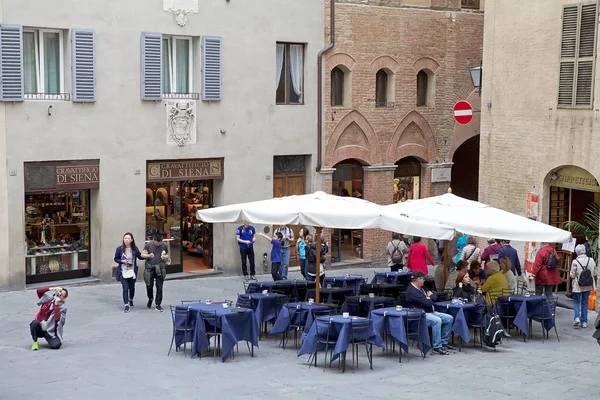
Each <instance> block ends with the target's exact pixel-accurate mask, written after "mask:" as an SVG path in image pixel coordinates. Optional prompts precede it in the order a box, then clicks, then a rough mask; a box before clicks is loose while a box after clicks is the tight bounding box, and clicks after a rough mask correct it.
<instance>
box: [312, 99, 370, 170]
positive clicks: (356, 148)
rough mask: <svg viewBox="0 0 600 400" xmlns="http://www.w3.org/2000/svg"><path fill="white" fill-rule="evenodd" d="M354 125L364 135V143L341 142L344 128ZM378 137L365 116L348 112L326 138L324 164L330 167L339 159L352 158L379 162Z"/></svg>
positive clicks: (355, 112)
mask: <svg viewBox="0 0 600 400" xmlns="http://www.w3.org/2000/svg"><path fill="white" fill-rule="evenodd" d="M354 125H356V126H357V127H358V128H359V130H360V133H361V134H363V135H364V137H365V143H364V144H360V143H354V144H342V145H341V146H338V144H339V143H340V138H342V136H343V134H344V133H345V132H346V129H347V128H348V127H350V126H354ZM378 145H379V139H378V137H377V134H376V133H375V131H374V130H373V127H371V124H369V122H368V121H367V120H366V118H365V117H364V116H363V115H362V114H361V113H359V112H358V111H356V110H354V111H352V112H350V113H348V114H347V115H346V116H344V118H342V119H341V120H340V122H339V123H338V124H337V125H336V127H335V129H334V130H333V132H332V134H331V136H330V137H329V138H328V140H327V145H326V147H325V163H324V164H325V166H328V167H332V166H334V165H335V164H337V163H339V162H340V161H343V160H346V159H349V158H354V159H357V160H360V161H361V162H363V163H365V164H368V165H374V164H381V154H380V151H379V146H378Z"/></svg>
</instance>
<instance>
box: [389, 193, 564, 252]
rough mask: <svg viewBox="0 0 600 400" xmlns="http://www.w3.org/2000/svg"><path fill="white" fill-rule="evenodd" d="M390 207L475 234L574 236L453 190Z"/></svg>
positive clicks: (558, 239) (557, 238) (518, 237)
mask: <svg viewBox="0 0 600 400" xmlns="http://www.w3.org/2000/svg"><path fill="white" fill-rule="evenodd" d="M386 207H387V208H389V209H391V210H393V211H394V212H396V213H397V214H399V215H406V216H408V217H410V218H414V219H418V220H420V221H429V222H439V223H441V224H444V225H448V226H451V227H452V228H454V229H456V230H457V231H460V232H463V233H467V234H469V235H474V236H482V237H488V238H498V239H507V240H519V241H538V242H549V243H565V242H568V241H570V240H571V233H570V232H569V231H566V230H563V229H559V228H556V227H554V226H550V225H547V224H544V223H541V222H538V221H533V220H531V219H529V218H525V217H521V216H520V215H517V214H513V213H510V212H508V211H504V210H501V209H499V208H494V207H491V206H489V205H487V204H483V203H479V202H477V201H472V200H467V199H463V198H462V197H458V196H456V195H454V194H452V193H447V194H443V195H441V196H435V197H428V198H424V199H421V200H408V201H406V202H404V203H397V204H391V205H389V206H386Z"/></svg>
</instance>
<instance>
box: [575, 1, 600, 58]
mask: <svg viewBox="0 0 600 400" xmlns="http://www.w3.org/2000/svg"><path fill="white" fill-rule="evenodd" d="M596 25H597V18H596V4H586V5H584V6H582V7H581V29H580V32H579V57H593V56H594V49H595V44H596Z"/></svg>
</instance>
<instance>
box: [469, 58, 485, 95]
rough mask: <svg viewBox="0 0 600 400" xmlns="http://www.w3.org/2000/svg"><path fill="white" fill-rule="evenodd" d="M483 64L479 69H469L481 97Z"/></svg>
mask: <svg viewBox="0 0 600 400" xmlns="http://www.w3.org/2000/svg"><path fill="white" fill-rule="evenodd" d="M482 65H483V64H479V67H471V68H469V72H470V73H471V81H473V86H475V87H476V88H477V89H479V90H478V93H479V95H480V96H481V72H482V71H483V68H482Z"/></svg>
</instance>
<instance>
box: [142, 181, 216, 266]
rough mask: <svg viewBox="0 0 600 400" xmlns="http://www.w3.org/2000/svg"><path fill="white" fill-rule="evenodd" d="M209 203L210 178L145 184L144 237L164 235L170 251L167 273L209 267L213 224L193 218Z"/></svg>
mask: <svg viewBox="0 0 600 400" xmlns="http://www.w3.org/2000/svg"><path fill="white" fill-rule="evenodd" d="M211 204H212V180H206V181H181V182H165V183H148V184H147V185H146V240H147V241H149V240H151V239H152V235H153V234H154V233H155V232H161V233H162V234H163V236H164V237H165V242H166V243H167V244H168V245H169V249H170V253H171V265H170V266H169V267H168V268H167V272H168V273H174V272H199V271H202V270H205V269H208V268H212V224H207V223H204V222H202V221H200V220H198V219H197V218H196V211H197V210H199V209H204V208H209V207H210V205H211Z"/></svg>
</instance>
